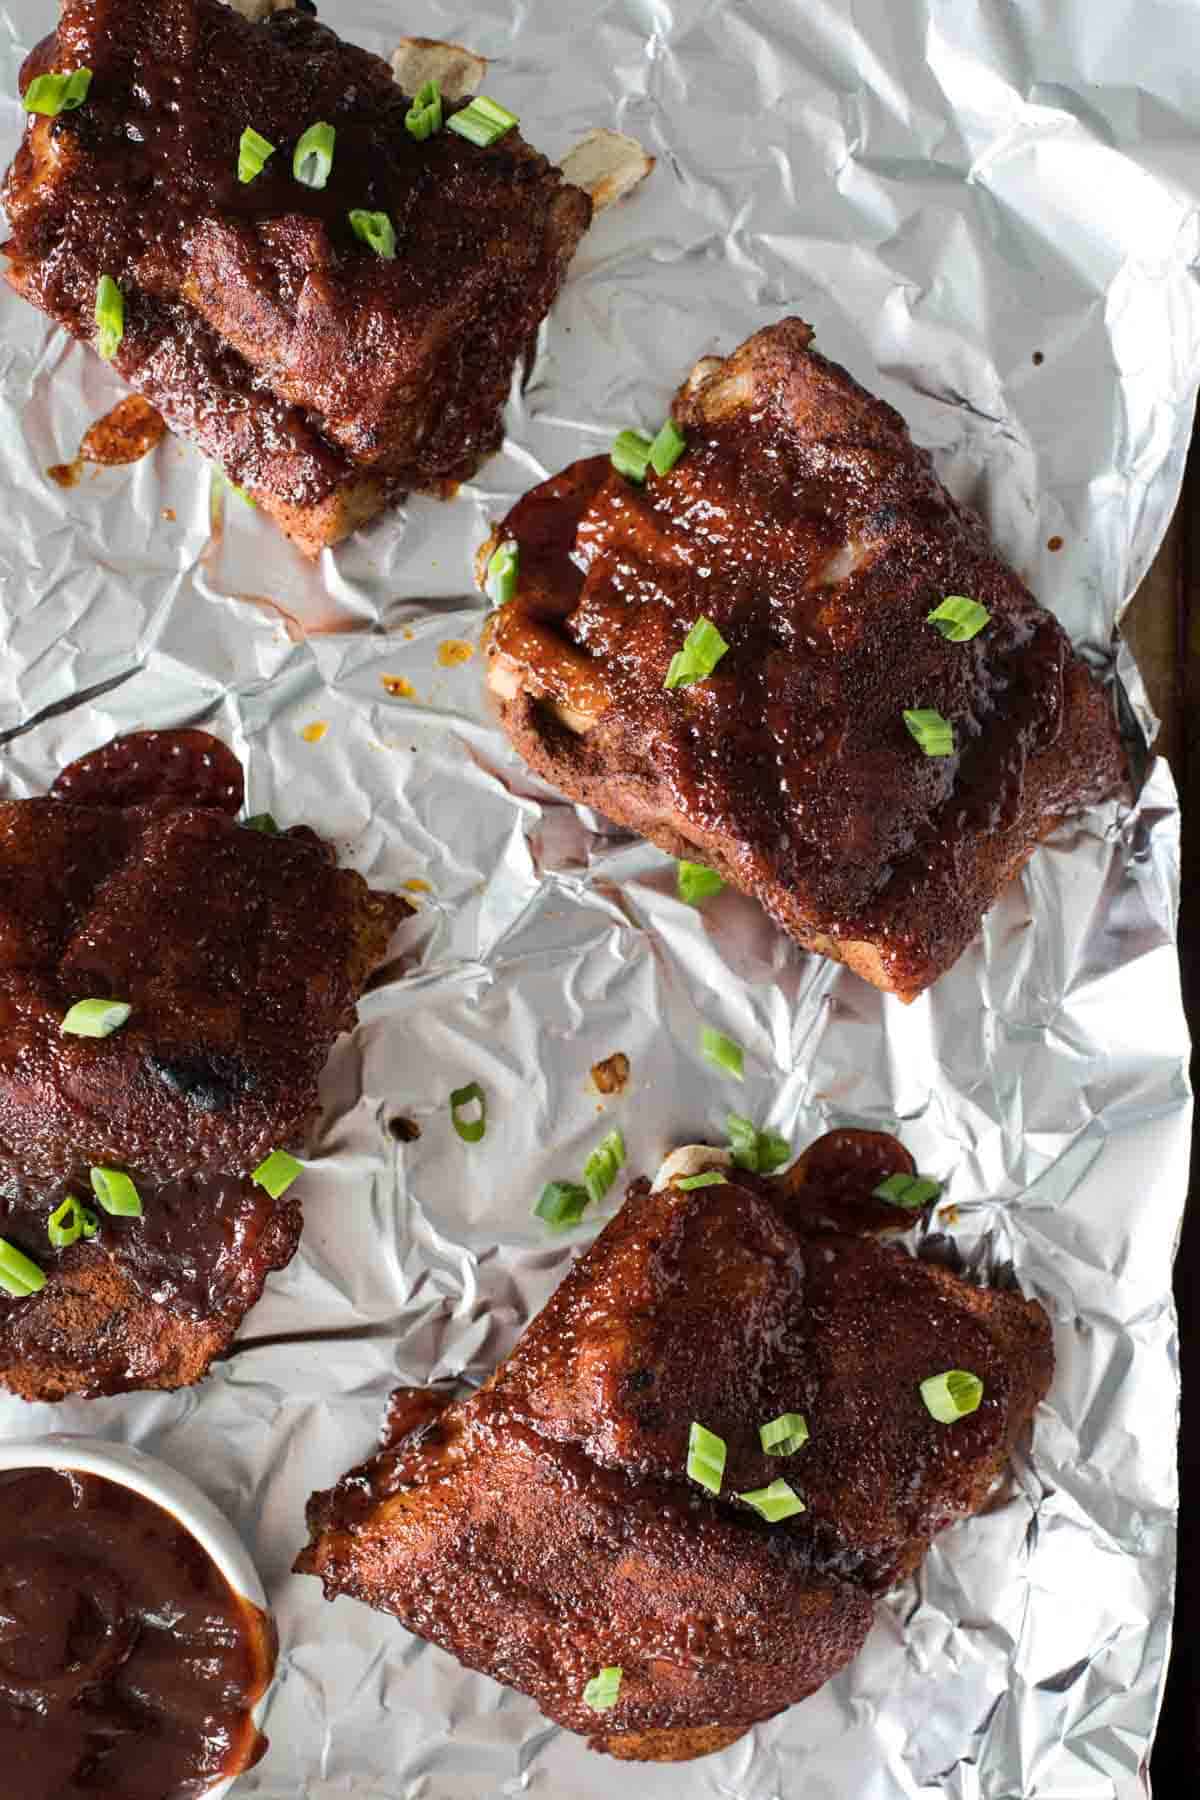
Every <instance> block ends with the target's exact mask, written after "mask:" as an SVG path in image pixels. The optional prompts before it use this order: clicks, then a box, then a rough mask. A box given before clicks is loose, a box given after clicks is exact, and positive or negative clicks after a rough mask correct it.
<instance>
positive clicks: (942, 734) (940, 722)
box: [904, 707, 954, 756]
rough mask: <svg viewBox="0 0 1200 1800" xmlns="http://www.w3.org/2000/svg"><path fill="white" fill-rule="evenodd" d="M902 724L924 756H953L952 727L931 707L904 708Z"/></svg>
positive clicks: (947, 720)
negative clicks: (914, 739) (905, 726)
mask: <svg viewBox="0 0 1200 1800" xmlns="http://www.w3.org/2000/svg"><path fill="white" fill-rule="evenodd" d="M904 723H905V724H906V725H907V726H908V729H909V731H910V732H911V734H912V736H913V737H915V738H916V740H917V742H918V744H920V746H921V748H922V750H923V751H924V752H925V754H926V756H953V755H954V727H953V725H951V723H950V721H949V719H943V717H942V715H941V713H940V712H935V711H934V710H933V708H932V707H916V708H915V709H909V708H907V707H906V708H905V710H904Z"/></svg>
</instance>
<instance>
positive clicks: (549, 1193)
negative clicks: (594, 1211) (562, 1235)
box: [533, 1181, 589, 1231]
mask: <svg viewBox="0 0 1200 1800" xmlns="http://www.w3.org/2000/svg"><path fill="white" fill-rule="evenodd" d="M588 1198H589V1195H588V1191H587V1189H586V1188H585V1187H580V1185H579V1183H578V1182H577V1181H548V1182H547V1183H546V1185H545V1187H544V1188H543V1189H542V1197H541V1199H540V1200H539V1201H538V1203H537V1205H536V1206H535V1207H534V1209H533V1216H534V1218H535V1219H544V1220H545V1221H546V1224H547V1225H553V1226H554V1227H555V1229H556V1230H563V1231H565V1230H566V1228H567V1227H568V1226H569V1225H578V1223H579V1221H580V1219H582V1217H583V1215H584V1213H585V1212H586V1211H587V1203H588Z"/></svg>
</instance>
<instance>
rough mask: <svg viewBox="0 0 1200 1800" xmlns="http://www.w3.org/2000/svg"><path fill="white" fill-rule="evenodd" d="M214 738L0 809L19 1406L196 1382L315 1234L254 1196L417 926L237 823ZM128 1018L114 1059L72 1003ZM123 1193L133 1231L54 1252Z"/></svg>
mask: <svg viewBox="0 0 1200 1800" xmlns="http://www.w3.org/2000/svg"><path fill="white" fill-rule="evenodd" d="M241 802H242V773H241V768H240V766H239V765H238V763H237V761H236V759H235V758H234V757H233V756H232V755H231V754H230V752H229V751H228V750H227V749H226V748H225V746H224V745H223V744H220V743H218V742H217V740H215V739H213V738H210V737H209V736H208V735H207V733H205V732H144V733H137V734H134V735H132V736H130V737H126V738H120V739H117V740H116V741H115V742H114V743H113V744H110V745H107V746H105V747H104V749H102V750H100V751H98V752H96V753H95V754H94V755H93V756H90V757H85V758H83V759H82V760H81V761H80V762H78V763H75V764H73V765H72V766H71V767H70V768H69V769H66V770H64V772H63V774H62V775H61V776H60V777H59V779H58V781H57V782H56V784H55V787H54V790H53V792H52V794H51V795H50V796H49V797H47V798H45V799H38V800H24V801H9V802H5V803H0V850H2V854H0V1237H2V1238H3V1239H5V1240H6V1241H7V1242H8V1243H10V1244H13V1245H15V1246H16V1247H17V1248H18V1249H19V1250H21V1251H22V1252H23V1253H24V1254H26V1255H28V1256H30V1257H31V1258H32V1259H33V1261H34V1262H36V1263H37V1264H38V1265H39V1266H40V1267H41V1268H42V1269H43V1270H44V1271H45V1272H46V1273H47V1275H48V1277H49V1279H48V1281H47V1285H46V1286H45V1287H44V1288H43V1289H41V1290H40V1292H38V1293H36V1294H35V1295H33V1296H32V1297H29V1298H21V1297H11V1298H10V1297H8V1296H6V1295H0V1380H2V1381H3V1382H4V1383H5V1384H6V1385H8V1386H9V1387H11V1388H13V1389H14V1390H15V1391H16V1392H18V1393H22V1394H24V1395H26V1397H28V1398H35V1397H36V1398H43V1399H56V1398H60V1397H61V1396H62V1395H63V1394H65V1393H67V1392H79V1393H95V1392H114V1391H117V1390H118V1389H119V1388H121V1387H127V1386H167V1387H170V1386H177V1385H179V1384H180V1383H181V1382H186V1381H194V1380H196V1379H197V1378H198V1377H199V1376H200V1375H201V1374H203V1372H204V1369H205V1368H206V1367H207V1365H208V1363H209V1361H211V1359H212V1357H213V1356H214V1355H215V1354H217V1352H218V1351H219V1350H221V1349H223V1348H224V1347H225V1346H226V1345H227V1344H228V1342H229V1340H230V1339H231V1338H232V1336H233V1334H234V1332H235V1331H236V1329H237V1326H238V1325H239V1324H240V1322H241V1319H242V1317H243V1316H244V1314H245V1312H246V1311H247V1309H248V1308H249V1307H250V1306H251V1305H252V1304H253V1303H254V1301H255V1300H256V1299H257V1298H258V1295H259V1293H260V1292H261V1289H262V1284H263V1281H264V1280H265V1277H266V1275H267V1273H268V1271H269V1270H270V1269H272V1268H276V1267H280V1266H282V1264H283V1263H285V1262H286V1261H287V1260H288V1258H289V1257H290V1256H291V1255H292V1253H293V1251H294V1250H295V1247H296V1241H297V1238H298V1236H299V1230H300V1210H299V1207H298V1205H297V1204H296V1202H295V1200H294V1198H291V1197H281V1198H280V1199H279V1200H277V1201H276V1200H273V1199H272V1198H271V1197H270V1195H268V1194H267V1193H266V1191H265V1190H264V1189H263V1188H262V1187H261V1186H258V1185H256V1184H255V1183H253V1182H252V1181H251V1180H250V1179H249V1176H250V1173H251V1171H253V1170H254V1169H255V1167H256V1166H257V1165H258V1164H259V1163H260V1162H262V1161H263V1159H264V1158H265V1157H266V1156H267V1155H268V1154H269V1153H270V1151H271V1150H273V1149H282V1148H285V1147H288V1146H294V1145H295V1144H297V1143H298V1142H301V1141H302V1140H303V1137H304V1134H305V1132H306V1130H307V1129H308V1127H309V1126H310V1125H311V1123H312V1121H313V1119H314V1117H315V1115H316V1110H317V1083H318V1079H319V1077H320V1073H321V1070H322V1068H323V1066H324V1063H325V1060H326V1057H327V1056H328V1053H329V1050H330V1047H331V1045H332V1043H333V1040H334V1038H335V1037H336V1036H337V1034H338V1033H339V1032H340V1031H342V1030H344V1029H346V1028H347V1027H348V1026H349V1025H350V1024H351V1023H352V1020H353V1014H354V1002H355V999H356V997H357V995H358V993H359V992H360V990H361V988H362V986H363V983H364V981H365V979H366V977H367V975H368V973H369V972H370V970H371V969H372V968H373V967H374V966H375V964H376V963H378V962H379V961H380V960H381V958H382V956H383V954H384V951H385V949H386V947H387V943H388V939H389V937H390V936H391V933H392V930H393V929H394V927H395V925H396V924H397V923H398V922H399V920H400V919H401V918H403V917H404V916H405V915H406V914H407V913H408V912H409V911H410V910H411V909H410V908H409V906H408V904H407V902H405V901H404V900H401V899H399V898H397V897H393V896H391V895H385V894H374V893H372V892H371V890H370V889H369V888H368V887H367V885H366V883H365V882H364V881H363V880H362V878H361V876H359V875H357V874H355V873H353V872H352V871H349V870H341V869H338V868H336V867H335V866H334V864H333V861H332V856H331V853H330V852H329V851H328V850H327V848H326V847H325V845H323V844H322V843H321V841H320V840H319V839H318V838H317V837H316V836H315V834H313V833H312V832H310V831H308V830H307V829H305V828H298V829H297V830H295V831H293V832H288V833H283V834H269V833H267V832H263V831H257V830H248V829H246V828H245V827H244V826H241V825H239V824H237V823H236V822H235V820H234V818H233V816H232V815H233V814H234V813H236V812H237V811H238V810H239V808H240V806H241ZM88 998H114V999H119V1000H124V1001H126V1002H128V1003H129V1004H130V1006H131V1007H132V1009H133V1010H132V1014H131V1016H130V1018H129V1020H128V1022H127V1023H126V1024H124V1025H123V1026H122V1027H121V1028H120V1029H119V1030H117V1031H116V1032H114V1033H113V1034H112V1035H110V1036H108V1037H105V1038H89V1037H79V1036H73V1035H64V1034H63V1032H62V1030H61V1024H62V1019H63V1017H64V1015H65V1013H66V1012H67V1010H68V1008H69V1007H70V1006H72V1005H73V1004H74V1003H75V1002H76V1001H78V1000H83V999H88ZM94 1167H99V1168H113V1169H118V1170H121V1171H124V1172H127V1173H128V1174H130V1176H131V1177H132V1178H133V1180H134V1183H135V1186H136V1187H137V1189H138V1192H139V1194H140V1195H141V1198H142V1202H143V1216H142V1217H141V1218H130V1217H113V1216H110V1215H108V1214H106V1213H104V1212H103V1211H102V1210H101V1209H99V1208H97V1209H96V1214H97V1219H98V1221H99V1226H100V1229H99V1232H98V1234H97V1235H96V1237H95V1238H94V1239H92V1240H91V1241H90V1242H85V1241H79V1242H77V1243H76V1244H74V1245H71V1246H68V1247H67V1248H65V1249H63V1250H60V1251H56V1250H55V1248H54V1247H53V1246H52V1245H51V1243H50V1241H49V1236H48V1220H49V1217H50V1214H51V1213H52V1212H53V1211H54V1210H55V1208H56V1207H58V1206H59V1204H60V1203H61V1202H62V1201H63V1200H64V1199H65V1197H66V1196H67V1195H68V1194H75V1195H76V1196H77V1197H78V1198H80V1199H82V1200H84V1201H86V1202H88V1203H89V1204H92V1203H93V1202H92V1194H91V1185H90V1173H89V1172H90V1170H91V1169H92V1168H94Z"/></svg>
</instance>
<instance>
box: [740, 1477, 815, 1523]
mask: <svg viewBox="0 0 1200 1800" xmlns="http://www.w3.org/2000/svg"><path fill="white" fill-rule="evenodd" d="M738 1499H739V1500H744V1501H745V1502H746V1505H747V1506H752V1507H753V1508H754V1510H755V1512H756V1513H761V1514H762V1516H763V1518H764V1519H765V1520H766V1521H767V1524H768V1525H778V1524H779V1522H780V1520H781V1519H790V1518H792V1517H794V1515H795V1514H796V1513H802V1512H805V1511H806V1510H807V1509H806V1507H805V1505H804V1502H803V1500H802V1499H801V1498H800V1496H799V1494H798V1493H797V1492H796V1490H795V1488H792V1487H789V1486H788V1484H787V1482H786V1481H782V1480H781V1481H773V1482H772V1483H771V1485H770V1486H769V1487H765V1488H754V1489H753V1490H752V1491H751V1492H750V1493H748V1494H739V1495H738Z"/></svg>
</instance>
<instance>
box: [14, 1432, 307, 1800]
mask: <svg viewBox="0 0 1200 1800" xmlns="http://www.w3.org/2000/svg"><path fill="white" fill-rule="evenodd" d="M10 1469H70V1470H73V1471H76V1472H78V1473H79V1474H81V1475H99V1476H101V1477H102V1478H103V1479H104V1480H106V1481H111V1482H114V1483H115V1484H116V1485H117V1486H118V1487H124V1488H129V1489H130V1490H131V1492H133V1493H135V1494H141V1495H142V1497H143V1499H146V1500H150V1501H152V1502H153V1503H154V1505H156V1506H159V1507H161V1508H162V1510H163V1511H164V1512H167V1513H170V1514H171V1516H172V1518H174V1519H177V1520H178V1521H179V1523H180V1524H181V1525H182V1526H183V1528H184V1530H185V1531H186V1532H188V1533H189V1535H190V1536H192V1537H193V1538H195V1540H196V1542H197V1543H198V1544H199V1545H200V1548H201V1549H202V1550H203V1551H204V1552H205V1553H206V1555H207V1556H208V1558H209V1560H210V1561H211V1562H213V1563H215V1564H216V1566H217V1568H218V1569H219V1570H220V1572H221V1574H222V1575H223V1576H224V1578H225V1580H226V1581H227V1582H228V1583H229V1586H230V1587H231V1588H232V1589H233V1591H234V1593H235V1594H238V1595H240V1596H241V1598H242V1599H244V1600H248V1601H250V1603H251V1604H252V1605H253V1606H256V1607H257V1608H258V1609H259V1611H260V1612H264V1613H267V1614H268V1615H270V1611H271V1609H270V1606H269V1604H268V1602H267V1595H266V1590H265V1589H264V1587H263V1584H262V1581H261V1579H260V1577H259V1573H258V1570H257V1569H256V1568H255V1566H254V1564H253V1562H252V1561H251V1560H250V1553H249V1551H248V1550H247V1549H246V1547H245V1545H244V1544H243V1543H242V1540H241V1538H240V1537H239V1536H238V1534H237V1532H236V1531H235V1530H234V1528H233V1526H232V1524H231V1523H230V1522H229V1520H228V1519H227V1518H226V1517H225V1515H224V1513H223V1512H221V1511H220V1509H219V1508H218V1507H216V1506H214V1504H213V1502H212V1501H211V1500H210V1499H209V1498H208V1495H207V1494H205V1493H204V1492H203V1491H202V1489H200V1488H198V1487H197V1486H196V1483H195V1482H194V1481H193V1480H192V1479H191V1478H190V1477H189V1476H187V1475H181V1474H180V1472H179V1470H178V1469H174V1468H172V1467H171V1465H170V1464H169V1463H165V1462H162V1461H160V1459H159V1458H158V1457H156V1456H147V1455H146V1453H145V1451H144V1450H138V1449H135V1448H134V1446H133V1445H132V1444H120V1443H112V1442H110V1441H109V1440H108V1439H107V1438H97V1437H88V1436H86V1435H77V1434H76V1433H74V1432H68V1431H54V1432H47V1433H45V1434H43V1435H40V1436H38V1437H29V1438H5V1439H2V1440H0V1472H6V1471H8V1470H10ZM273 1681H274V1671H273V1670H272V1677H271V1681H270V1682H268V1684H267V1687H266V1689H265V1690H264V1692H263V1696H262V1699H261V1700H260V1701H259V1702H258V1704H257V1705H256V1706H255V1708H254V1712H253V1718H254V1722H255V1724H256V1725H261V1724H262V1720H263V1715H264V1713H265V1711H266V1705H267V1700H268V1698H269V1696H270V1692H271V1686H272V1683H273ZM237 1779H238V1777H237V1776H236V1775H226V1776H223V1777H222V1779H221V1780H220V1781H218V1782H217V1784H216V1786H215V1787H211V1788H207V1789H206V1790H205V1792H204V1795H203V1796H202V1800H223V1797H224V1796H225V1795H226V1794H228V1793H229V1791H230V1789H231V1788H232V1787H233V1785H234V1782H235V1781H236V1780H237Z"/></svg>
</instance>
